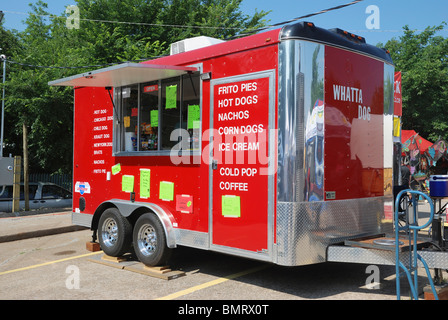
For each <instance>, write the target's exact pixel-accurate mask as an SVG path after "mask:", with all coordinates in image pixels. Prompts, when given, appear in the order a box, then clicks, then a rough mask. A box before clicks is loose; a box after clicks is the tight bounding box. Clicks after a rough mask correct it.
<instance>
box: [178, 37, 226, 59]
mask: <svg viewBox="0 0 448 320" xmlns="http://www.w3.org/2000/svg"><path fill="white" fill-rule="evenodd" d="M222 42H225V41H224V40H220V39H216V38H211V37H206V36H199V37H194V38H188V39H184V40H181V41H177V42H174V43H172V44H171V46H170V55H173V54H177V53H182V52H187V51H191V50H196V49H200V48H204V47H208V46H211V45H214V44H218V43H222Z"/></svg>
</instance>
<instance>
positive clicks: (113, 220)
mask: <svg viewBox="0 0 448 320" xmlns="http://www.w3.org/2000/svg"><path fill="white" fill-rule="evenodd" d="M98 241H99V243H100V246H101V249H102V250H103V252H104V253H105V254H107V255H108V256H112V257H118V256H121V255H123V254H125V253H126V252H129V250H130V248H131V241H132V225H131V223H130V222H129V221H128V219H126V218H125V217H123V216H122V215H121V214H120V211H118V209H116V208H109V209H106V210H105V211H104V212H103V214H102V215H101V217H100V220H99V224H98Z"/></svg>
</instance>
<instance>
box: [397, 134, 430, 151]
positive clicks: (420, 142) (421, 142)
mask: <svg viewBox="0 0 448 320" xmlns="http://www.w3.org/2000/svg"><path fill="white" fill-rule="evenodd" d="M413 136H414V139H415V142H416V143H417V146H418V149H419V150H420V153H424V152H425V151H426V150H428V148H429V147H431V146H432V145H433V143H432V142H430V141H428V140H426V139H425V138H422V137H421V136H420V135H419V134H418V133H417V132H415V130H401V143H402V144H403V145H405V146H406V145H409V143H410V142H412V141H408V140H410V139H411V138H412V137H413ZM407 141H408V142H407Z"/></svg>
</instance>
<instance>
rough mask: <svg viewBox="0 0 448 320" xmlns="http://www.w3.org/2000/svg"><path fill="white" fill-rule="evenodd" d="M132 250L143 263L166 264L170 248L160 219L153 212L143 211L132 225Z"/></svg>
mask: <svg viewBox="0 0 448 320" xmlns="http://www.w3.org/2000/svg"><path fill="white" fill-rule="evenodd" d="M132 238H133V243H134V252H135V254H136V255H137V258H138V259H139V260H140V262H142V263H143V264H144V265H147V266H157V265H162V264H166V263H167V262H168V259H169V258H170V256H171V252H172V249H170V248H168V246H167V243H166V235H165V231H164V229H163V226H162V224H161V222H160V220H159V219H158V218H157V217H156V216H155V215H154V214H153V213H144V214H143V215H141V216H140V217H139V218H138V219H137V222H136V223H135V225H134V231H133V236H132Z"/></svg>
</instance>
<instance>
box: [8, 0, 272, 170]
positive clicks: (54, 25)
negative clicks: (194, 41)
mask: <svg viewBox="0 0 448 320" xmlns="http://www.w3.org/2000/svg"><path fill="white" fill-rule="evenodd" d="M241 2H242V0H205V1H201V0H76V5H77V6H78V7H79V10H80V18H81V21H80V28H79V29H68V28H67V27H66V19H65V18H62V19H61V17H60V16H59V17H57V16H53V17H49V14H48V12H47V4H46V3H45V2H43V1H41V0H39V1H37V2H36V3H35V4H30V11H31V13H32V14H31V15H29V16H28V18H27V20H26V26H27V27H26V29H25V30H24V31H23V32H10V31H7V30H4V29H3V28H2V27H1V26H0V47H1V48H3V51H2V52H1V53H4V54H6V55H7V57H8V59H10V60H12V61H17V62H21V63H24V64H29V65H35V66H52V67H58V66H59V67H77V66H92V65H103V64H108V63H117V62H120V61H129V60H141V59H149V58H151V57H155V56H159V55H163V54H166V53H168V52H169V45H170V44H171V43H173V42H175V41H178V40H180V39H184V38H187V37H192V36H198V35H208V36H212V37H218V38H225V37H228V36H232V35H235V34H236V33H238V32H242V31H245V30H246V29H250V28H257V27H260V26H263V25H264V23H265V21H264V20H262V19H263V17H264V16H266V14H267V12H263V11H262V12H257V13H255V14H254V15H253V16H247V15H244V14H242V12H241V11H240V9H239V6H240V4H241ZM64 15H66V16H68V15H67V14H65V13H63V14H62V16H64ZM6 18H7V17H6ZM99 20H102V21H99ZM124 22H133V23H135V24H129V23H124ZM173 25H180V26H183V27H173ZM187 26H200V27H222V28H220V29H211V28H194V27H187ZM228 28H230V29H228ZM12 61H10V62H9V63H8V64H7V67H8V68H7V81H6V101H5V102H6V103H5V104H6V110H5V111H6V115H5V122H6V123H5V128H6V130H5V143H6V148H5V150H4V154H5V155H7V154H9V153H12V154H14V155H19V154H22V125H23V123H25V124H26V125H27V126H28V128H29V129H28V133H29V136H28V147H29V152H28V153H29V158H30V161H29V162H30V166H31V171H35V172H37V171H39V172H42V171H45V172H49V173H52V172H71V166H72V159H73V155H72V153H73V143H72V141H73V132H72V128H73V89H72V88H60V87H50V86H48V82H49V81H51V80H55V79H59V78H63V77H68V76H71V75H74V74H79V73H82V72H86V71H88V70H92V69H95V68H93V67H89V68H73V69H68V68H61V69H58V68H35V67H29V66H25V65H20V64H15V63H12Z"/></svg>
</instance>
